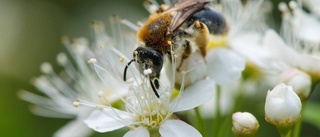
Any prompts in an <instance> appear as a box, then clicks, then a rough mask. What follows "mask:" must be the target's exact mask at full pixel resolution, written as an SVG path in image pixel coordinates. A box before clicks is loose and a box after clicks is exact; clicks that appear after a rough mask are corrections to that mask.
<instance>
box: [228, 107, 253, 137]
mask: <svg viewBox="0 0 320 137" xmlns="http://www.w3.org/2000/svg"><path fill="white" fill-rule="evenodd" d="M232 125H233V127H232V131H233V133H234V134H235V135H236V136H239V137H254V136H255V135H256V133H257V131H258V129H259V122H258V121H257V119H256V118H255V117H254V116H253V115H252V114H251V113H248V112H236V113H233V114H232Z"/></svg>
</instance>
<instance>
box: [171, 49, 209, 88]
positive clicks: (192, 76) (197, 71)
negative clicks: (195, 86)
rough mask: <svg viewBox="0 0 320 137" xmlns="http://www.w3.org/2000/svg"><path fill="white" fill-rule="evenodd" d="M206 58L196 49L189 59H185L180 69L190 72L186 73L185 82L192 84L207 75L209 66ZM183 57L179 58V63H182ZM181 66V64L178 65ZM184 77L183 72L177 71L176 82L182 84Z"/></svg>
mask: <svg viewBox="0 0 320 137" xmlns="http://www.w3.org/2000/svg"><path fill="white" fill-rule="evenodd" d="M204 62H205V60H204V58H203V56H202V55H201V54H200V51H196V52H194V53H192V54H191V55H190V57H188V58H187V59H185V60H183V62H182V64H181V67H180V68H179V70H180V71H188V70H191V71H190V72H189V73H187V74H186V75H185V80H184V84H185V85H191V84H192V83H195V82H196V81H198V80H202V79H204V78H205V77H206V72H207V67H206V65H205V63H204ZM180 63H181V58H177V65H180ZM178 67H179V66H178ZM182 78H183V74H182V73H176V84H181V81H182Z"/></svg>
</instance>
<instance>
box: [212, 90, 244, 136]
mask: <svg viewBox="0 0 320 137" xmlns="http://www.w3.org/2000/svg"><path fill="white" fill-rule="evenodd" d="M239 89H240V90H241V89H242V88H239ZM240 90H239V91H237V95H236V97H235V98H234V100H235V101H234V103H233V107H232V109H231V111H230V112H228V114H227V115H226V119H225V120H224V121H223V122H222V125H221V131H220V132H219V135H218V137H222V136H225V133H227V132H228V131H230V128H228V126H230V125H229V124H230V123H231V122H232V118H231V117H232V114H233V112H236V111H237V110H239V108H240V106H241V105H242V104H243V94H242V93H241V91H240ZM231 126H232V125H231Z"/></svg>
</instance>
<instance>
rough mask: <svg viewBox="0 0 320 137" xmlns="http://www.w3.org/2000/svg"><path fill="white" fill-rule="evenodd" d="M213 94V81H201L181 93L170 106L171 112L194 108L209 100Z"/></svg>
mask: <svg viewBox="0 0 320 137" xmlns="http://www.w3.org/2000/svg"><path fill="white" fill-rule="evenodd" d="M214 94H215V82H214V81H213V80H210V79H207V80H201V81H199V82H197V83H195V84H193V85H191V86H190V87H188V88H187V89H186V90H185V91H183V92H182V94H181V96H178V97H177V98H175V99H174V100H173V102H172V103H171V104H170V105H171V106H170V108H171V110H172V111H173V112H177V111H184V110H188V109H192V108H195V107H197V106H200V105H201V104H203V103H205V102H206V101H208V100H209V99H211V98H212V97H213V96H214Z"/></svg>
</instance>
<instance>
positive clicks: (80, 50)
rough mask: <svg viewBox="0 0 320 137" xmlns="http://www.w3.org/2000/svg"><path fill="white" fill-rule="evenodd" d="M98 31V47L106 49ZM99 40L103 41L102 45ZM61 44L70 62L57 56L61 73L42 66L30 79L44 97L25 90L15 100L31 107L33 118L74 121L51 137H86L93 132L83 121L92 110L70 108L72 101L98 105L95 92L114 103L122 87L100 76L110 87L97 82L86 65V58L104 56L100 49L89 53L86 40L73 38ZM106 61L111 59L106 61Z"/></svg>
mask: <svg viewBox="0 0 320 137" xmlns="http://www.w3.org/2000/svg"><path fill="white" fill-rule="evenodd" d="M96 27H97V26H96ZM100 27H102V26H100ZM101 31H103V28H100V32H98V30H97V28H96V29H95V32H96V33H97V41H100V43H99V44H100V45H99V46H110V43H112V42H111V41H110V40H108V39H107V37H106V36H105V33H104V32H103V33H101ZM98 33H99V34H98ZM102 34H103V36H102ZM101 41H104V43H102V42H101ZM63 42H64V44H65V46H66V48H67V49H68V51H69V53H70V55H71V57H72V60H69V59H68V57H67V55H66V54H65V53H59V54H58V56H57V61H58V63H59V64H60V65H61V66H62V67H63V68H64V70H63V71H62V72H61V73H59V74H57V73H55V72H54V70H53V68H52V66H51V65H50V64H49V63H43V64H42V65H41V71H42V72H43V73H44V75H43V76H40V77H37V78H35V79H34V80H33V84H34V85H35V87H36V88H37V89H39V90H40V91H41V92H42V93H43V94H45V95H46V96H47V97H44V96H41V95H37V94H34V93H32V92H28V91H21V92H20V93H19V97H20V98H21V99H23V100H26V101H28V102H31V103H33V104H35V106H34V107H33V109H32V112H33V113H35V114H37V115H40V116H44V117H54V118H68V119H74V120H72V121H70V122H69V123H68V124H66V125H65V126H64V127H62V128H60V129H59V130H58V131H57V132H56V133H55V134H54V136H57V137H69V136H78V137H81V136H89V135H90V134H91V133H93V132H92V131H93V130H91V129H90V128H88V127H87V125H85V124H84V123H83V120H84V119H85V118H86V117H87V116H88V115H89V114H90V113H91V112H92V110H93V109H92V108H88V107H79V108H75V107H73V106H72V103H73V102H74V100H75V99H77V98H82V99H85V100H88V101H90V102H95V103H99V102H100V99H99V98H98V97H97V96H96V94H95V93H96V92H97V91H103V92H104V94H105V95H106V98H108V101H109V103H114V102H115V101H117V100H119V97H121V96H122V95H123V94H124V93H126V92H124V90H122V89H121V87H122V85H119V84H117V83H113V82H114V81H113V79H112V78H113V77H111V76H105V75H100V76H101V77H107V78H108V79H107V81H110V82H109V83H108V84H110V85H111V86H110V85H107V86H106V85H105V83H104V81H101V80H100V79H99V78H98V77H97V75H96V74H95V71H94V70H92V68H90V66H89V65H88V64H87V62H86V58H88V57H90V56H92V55H93V54H94V55H96V56H100V57H104V55H101V51H100V50H99V51H93V50H91V49H90V48H89V46H88V42H87V40H86V39H84V38H78V39H74V40H73V42H72V43H70V41H69V40H68V39H67V38H64V39H63ZM110 61H113V60H112V59H110ZM117 61H118V59H117ZM73 63H74V65H73ZM104 66H105V67H106V68H110V66H111V65H108V64H104ZM121 73H122V72H121ZM114 75H116V73H114ZM114 90H117V92H116V93H114ZM112 92H113V93H112Z"/></svg>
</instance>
